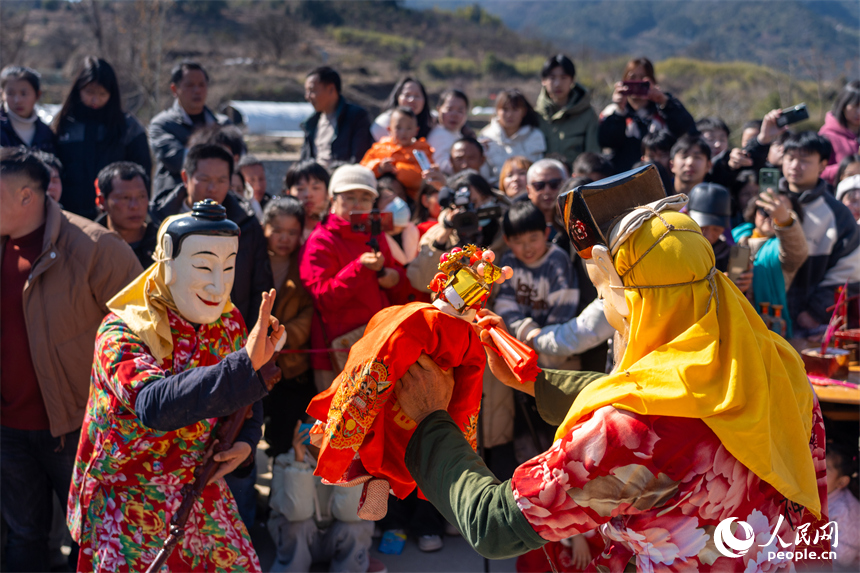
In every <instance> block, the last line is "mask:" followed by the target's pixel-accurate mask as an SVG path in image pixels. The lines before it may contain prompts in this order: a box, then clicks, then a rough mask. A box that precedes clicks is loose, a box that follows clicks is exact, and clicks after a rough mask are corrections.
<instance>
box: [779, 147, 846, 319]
mask: <svg viewBox="0 0 860 573" xmlns="http://www.w3.org/2000/svg"><path fill="white" fill-rule="evenodd" d="M830 153H831V146H830V142H829V141H827V139H826V138H824V137H822V136H821V135H818V134H817V133H815V132H814V131H804V132H801V133H796V134H793V135H791V136H790V137H789V138H788V139H786V141H785V155H784V160H783V174H784V175H785V177H784V178H783V179H781V180H780V182H779V191H780V192H781V193H790V194H793V195H795V196H796V197H797V199H798V200H799V201H800V204H801V205H802V206H803V211H804V219H803V233H804V234H805V235H806V242H807V244H808V245H809V258H808V259H806V262H805V263H803V266H802V267H800V269H799V270H798V271H797V275H796V276H795V277H794V281H793V282H792V283H791V287H790V288H789V289H788V309H789V313H790V316H791V319H792V321H793V322H794V323H795V324H796V325H797V327H798V330H805V331H807V332H808V331H815V330H817V329H819V328H820V327H822V326H823V325H826V324H827V323H828V321H829V320H830V311H828V310H827V309H828V307H830V306H832V305H833V303H834V302H835V301H834V298H833V296H834V292H835V290H836V288H837V287H838V286H841V285H843V284H845V283H846V282H847V283H848V284H849V289H850V290H851V291H852V292H855V291H856V290H857V288H858V281H860V227H858V226H857V222H856V221H855V220H854V217H853V216H852V215H851V211H849V210H848V207H846V206H845V205H843V204H842V203H840V202H839V201H837V200H836V198H835V197H834V196H833V195H831V194H830V192H829V191H828V189H827V183H826V182H825V181H824V180H823V179H821V173H822V172H823V171H824V168H825V167H827V162H828V160H829V159H830ZM798 334H799V335H801V336H802V334H803V333H802V332H800V333H798Z"/></svg>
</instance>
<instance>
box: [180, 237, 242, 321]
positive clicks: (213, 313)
mask: <svg viewBox="0 0 860 573" xmlns="http://www.w3.org/2000/svg"><path fill="white" fill-rule="evenodd" d="M238 249H239V237H213V236H208V235H191V236H189V237H186V238H185V240H183V241H182V250H181V251H180V253H179V255H178V256H177V257H175V258H174V259H173V260H170V261H168V263H167V272H166V275H165V278H166V282H167V285H168V287H169V288H170V294H171V295H173V302H175V303H176V308H177V310H179V314H180V315H181V316H182V318H184V319H185V320H187V321H188V322H192V323H194V324H211V323H213V322H215V321H216V320H218V318H219V317H220V316H221V313H222V312H223V311H224V306H225V305H226V304H227V301H228V300H229V298H230V290H231V289H232V288H233V279H234V277H235V267H236V252H237V251H238Z"/></svg>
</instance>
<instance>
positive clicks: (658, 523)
mask: <svg viewBox="0 0 860 573" xmlns="http://www.w3.org/2000/svg"><path fill="white" fill-rule="evenodd" d="M809 450H810V452H811V454H812V457H813V461H814V464H815V469H816V474H817V478H818V495H819V499H821V509H822V517H821V519H820V520H815V518H814V516H813V515H812V514H811V513H810V512H809V511H807V510H806V509H804V508H803V507H802V506H797V505H796V504H794V503H792V502H790V501H788V500H786V499H785V497H784V496H783V495H781V494H780V493H779V492H777V491H776V490H775V489H774V488H773V487H772V486H771V485H770V484H768V483H766V482H763V481H761V480H760V479H759V478H758V477H757V476H756V475H755V474H753V473H752V472H750V471H749V470H748V469H747V468H746V467H745V466H743V465H742V464H741V463H740V462H739V461H738V460H737V459H736V458H735V457H734V456H733V455H731V454H730V453H728V451H726V449H725V448H724V447H723V446H722V444H721V442H720V440H719V439H718V438H717V436H716V435H715V434H714V433H713V432H712V431H711V430H710V429H709V428H708V427H707V425H706V424H705V423H704V422H703V421H701V420H698V419H692V418H677V417H666V416H643V415H639V414H635V413H632V412H628V411H625V410H618V409H616V408H613V407H611V406H606V407H603V408H600V409H598V410H595V411H594V412H592V413H591V414H590V415H589V416H587V417H585V418H584V419H583V420H581V421H580V422H579V423H578V424H576V426H574V427H573V428H572V429H571V431H570V432H569V433H568V434H567V435H566V436H564V438H562V439H560V440H556V442H555V443H554V444H553V446H552V447H551V448H550V449H549V451H547V452H545V453H543V454H541V455H539V456H537V457H535V458H534V459H532V460H530V461H528V462H526V463H525V464H523V465H521V466H520V467H519V468H518V469H517V470H516V473H515V474H514V478H513V480H512V488H513V493H514V499H515V500H516V502H517V505H518V506H519V508H520V510H521V511H522V513H523V515H524V516H525V517H526V519H527V520H528V521H529V523H530V524H531V525H532V527H533V528H534V530H535V531H536V532H537V533H538V534H539V535H540V536H541V537H543V538H544V539H547V540H549V541H559V540H561V539H564V538H567V537H570V536H572V535H576V534H578V533H583V532H586V531H589V530H592V529H596V528H599V531H600V533H601V535H602V536H603V538H604V541H605V544H606V545H605V550H604V552H603V554H602V555H600V556H598V557H597V558H596V559H595V560H594V561H592V563H591V565H590V566H589V568H588V570H590V571H594V570H599V571H622V570H624V568H625V566H626V565H627V562H628V561H629V560H630V559H631V558H635V561H636V568H637V570H638V571H646V572H651V571H689V572H694V571H702V570H710V569H713V570H718V571H745V572H752V571H774V570H777V569H784V570H788V571H791V570H793V569H794V564H795V562H797V563H798V564H799V563H800V562H802V561H807V563H805V564H806V565H811V566H812V569H813V570H816V571H818V570H821V569H829V568H830V564H829V561H828V560H819V559H813V558H809V557H808V554H809V553H810V552H816V553H817V554H820V553H821V552H829V551H830V540H829V539H827V537H828V535H832V537H833V541H834V542H835V541H836V535H835V534H834V532H833V530H834V529H835V527H834V526H833V525H832V524H830V525H828V520H827V493H826V492H827V484H826V470H825V460H824V422H823V419H822V417H821V410H820V408H819V406H818V402H817V400H816V402H815V407H814V410H813V427H812V436H811V438H810V442H809ZM732 517H734V518H736V520H735V522H733V523H732V525H731V527H730V530H731V532H732V533H733V535H734V536H735V538H737V539H739V540H748V539H749V537H745V536H744V534H743V532H742V530H741V529H739V524H738V521H743V522H746V524H748V525H749V526H750V527H751V528H752V531H753V536H754V538H755V539H754V542H753V544H752V546H751V547H750V548H749V549H748V550H747V551H746V552H744V554H743V555H742V556H739V557H725V556H723V555H722V554H721V553H720V552H719V551H718V550H717V547H716V546H715V543H714V531H715V528H716V527H717V525H718V524H719V523H720V522H721V521H722V520H725V519H727V518H732ZM777 526H779V530H778V538H779V539H777V538H775V537H773V533H774V530H775V528H776V527H777ZM795 549H796V550H797V551H800V552H803V551H804V549H807V551H806V553H803V555H802V556H801V557H799V558H796V557H795V556H792V557H791V558H789V557H787V556H786V555H785V552H792V553H793V552H794V551H795ZM771 552H773V553H776V554H777V555H776V556H771V555H770V553H771ZM780 552H782V557H780V556H779V555H780Z"/></svg>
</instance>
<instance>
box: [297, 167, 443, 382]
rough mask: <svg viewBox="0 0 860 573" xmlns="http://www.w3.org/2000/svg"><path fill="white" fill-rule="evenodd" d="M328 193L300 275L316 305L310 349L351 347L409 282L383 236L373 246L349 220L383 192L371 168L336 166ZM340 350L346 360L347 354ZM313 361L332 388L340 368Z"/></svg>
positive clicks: (322, 359) (319, 358)
mask: <svg viewBox="0 0 860 573" xmlns="http://www.w3.org/2000/svg"><path fill="white" fill-rule="evenodd" d="M329 196H330V197H331V211H330V212H329V214H328V215H327V216H326V218H325V219H323V221H322V222H321V223H320V224H319V225H318V226H317V228H316V229H315V230H314V232H313V234H312V235H311V236H310V237H309V238H308V241H307V243H305V247H304V251H303V252H302V255H301V263H300V265H299V275H300V277H301V279H302V283H304V285H305V288H306V289H307V291H308V293H309V294H310V295H311V298H312V299H313V301H314V307H315V308H316V310H317V314H316V316H315V317H314V322H313V323H312V325H311V348H331V347H332V345H335V346H336V347H337V348H348V347H349V346H350V345H351V343H352V342H355V341H357V340H358V339H359V338H360V337H361V335H362V334H363V333H364V327H365V326H366V325H367V322H368V321H369V320H370V318H371V317H372V316H373V315H374V314H376V313H377V312H379V311H380V310H382V309H383V308H386V307H388V306H390V305H391V303H390V298H389V296H390V295H393V294H399V291H397V290H396V289H398V288H400V289H402V288H404V287H405V286H406V284H407V281H406V277H405V276H403V275H404V272H403V268H402V267H399V265H396V266H397V267H398V268H397V269H395V268H394V266H393V265H392V264H391V262H392V261H393V260H394V258H393V257H392V256H391V250H390V249H389V248H388V242H387V241H386V240H385V239H384V237H380V239H381V240H378V245H377V246H378V248H377V249H372V248H371V247H370V246H368V243H369V239H370V238H371V237H370V235H369V234H368V233H363V232H358V231H356V230H354V229H353V227H352V225H351V223H350V215H351V214H354V213H367V212H369V211H371V210H372V209H373V206H374V203H375V201H376V199H377V197H379V192H378V191H377V190H376V177H374V176H373V171H371V170H370V169H367V168H366V167H362V166H360V165H343V166H341V167H338V168H337V169H336V170H335V172H334V173H332V176H331V181H330V183H329ZM428 282H429V281H428ZM333 354H334V353H333ZM340 354H341V353H338V356H339V355H340ZM342 354H343V355H344V356H343V362H344V363H345V362H346V353H345V352H344V353H342ZM311 366H312V367H313V369H314V381H315V382H316V384H317V390H318V391H322V390H325V389H326V388H328V386H329V385H331V382H332V381H333V380H334V376H335V374H338V373H339V369H338V367H337V365H334V364H332V362H331V361H330V360H329V357H328V356H326V355H325V354H313V355H311Z"/></svg>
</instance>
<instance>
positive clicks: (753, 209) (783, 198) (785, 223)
mask: <svg viewBox="0 0 860 573" xmlns="http://www.w3.org/2000/svg"><path fill="white" fill-rule="evenodd" d="M744 221H745V222H744V223H742V224H741V225H738V226H737V227H735V228H734V229H732V237H733V238H734V240H735V242H736V243H737V244H738V245H741V246H746V247H749V249H750V258H751V260H752V261H753V277H752V281H753V282H752V296H753V298H752V301H753V307H755V308H756V309H757V310H758V309H759V308H760V305H761V303H763V302H767V303H770V305H771V306H781V307H782V308H786V307H787V305H788V302H787V300H786V296H785V293H786V292H787V291H788V287H789V286H790V285H791V281H792V280H794V275H796V274H797V271H798V269H800V267H801V266H802V265H803V263H804V262H806V258H807V257H808V256H809V245H807V243H806V236H805V235H804V234H803V208H802V207H801V206H800V202H799V201H797V200H796V199H795V200H793V201H792V198H791V196H790V195H786V194H784V193H778V192H777V190H776V188H771V187H767V188H765V187H764V186H762V189H761V193H760V194H758V195H757V196H755V197H753V198H752V199H750V200H749V202H748V203H747V204H746V208H745V209H744ZM783 318H784V319H785V321H786V330H785V332H786V334H785V336H786V337H787V338H791V336H792V332H793V329H792V322H791V318H790V317H789V316H788V313H787V312H785V313H783Z"/></svg>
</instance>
